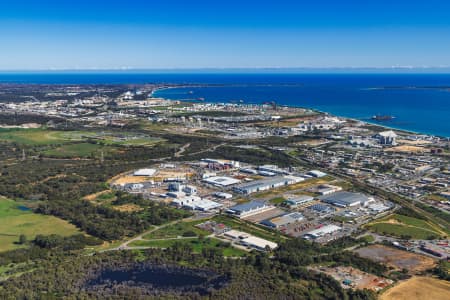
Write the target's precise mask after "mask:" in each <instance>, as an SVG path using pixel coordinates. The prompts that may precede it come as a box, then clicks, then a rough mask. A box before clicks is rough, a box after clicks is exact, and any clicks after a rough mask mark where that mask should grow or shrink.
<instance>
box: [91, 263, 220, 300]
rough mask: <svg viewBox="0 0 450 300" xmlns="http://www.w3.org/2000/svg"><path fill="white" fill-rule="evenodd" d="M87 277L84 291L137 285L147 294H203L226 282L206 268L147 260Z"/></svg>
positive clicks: (119, 288) (134, 286)
mask: <svg viewBox="0 0 450 300" xmlns="http://www.w3.org/2000/svg"><path fill="white" fill-rule="evenodd" d="M90 277H91V279H89V280H87V281H86V282H85V284H84V290H86V291H88V292H89V291H91V292H92V291H103V292H107V291H119V290H121V289H124V290H129V289H130V288H131V289H134V288H138V289H139V290H140V291H141V292H142V291H145V292H144V294H147V295H158V294H164V293H167V292H168V293H176V294H184V293H189V294H192V293H194V294H199V295H201V296H206V295H209V294H211V293H212V292H213V291H215V290H219V289H221V288H223V287H225V286H226V285H227V284H228V282H229V277H228V276H226V275H220V274H217V273H215V272H213V271H209V270H203V269H193V268H186V267H180V266H170V265H155V264H149V263H137V264H131V265H128V266H117V267H114V268H108V269H103V270H100V271H98V272H95V274H93V275H92V276H90Z"/></svg>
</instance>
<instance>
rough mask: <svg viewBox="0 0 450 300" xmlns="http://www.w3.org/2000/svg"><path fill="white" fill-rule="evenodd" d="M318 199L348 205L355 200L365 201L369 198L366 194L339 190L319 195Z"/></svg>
mask: <svg viewBox="0 0 450 300" xmlns="http://www.w3.org/2000/svg"><path fill="white" fill-rule="evenodd" d="M319 199H320V200H321V201H323V202H327V203H337V204H342V205H350V204H352V203H355V202H365V201H367V200H368V199H369V198H368V197H367V196H366V195H364V194H361V193H352V192H346V191H341V192H336V193H334V194H331V195H326V196H322V197H319Z"/></svg>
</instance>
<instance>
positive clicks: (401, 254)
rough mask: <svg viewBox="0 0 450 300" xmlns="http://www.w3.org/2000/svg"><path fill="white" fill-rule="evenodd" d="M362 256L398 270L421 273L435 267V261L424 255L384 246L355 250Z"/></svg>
mask: <svg viewBox="0 0 450 300" xmlns="http://www.w3.org/2000/svg"><path fill="white" fill-rule="evenodd" d="M355 252H356V253H358V254H359V255H360V256H362V257H365V258H368V259H371V260H374V261H377V262H381V263H385V264H387V265H389V266H392V267H394V268H396V269H399V270H401V269H403V268H405V269H408V270H410V271H411V272H413V273H414V272H421V271H424V270H427V269H430V268H432V267H434V266H435V264H436V263H435V261H434V260H433V259H432V258H430V257H428V256H424V255H419V254H415V253H411V252H407V251H403V250H399V249H395V248H391V247H387V246H383V245H371V246H368V247H364V248H360V249H357V250H355Z"/></svg>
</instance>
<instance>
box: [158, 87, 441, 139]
mask: <svg viewBox="0 0 450 300" xmlns="http://www.w3.org/2000/svg"><path fill="white" fill-rule="evenodd" d="M208 86H209V85H174V86H167V87H161V88H156V89H155V90H153V91H152V93H151V94H150V96H151V97H152V98H160V99H164V100H169V101H181V102H183V100H180V99H178V100H177V99H170V98H165V97H161V96H158V97H154V93H156V92H159V91H162V90H170V89H177V88H188V87H200V88H206V87H208ZM223 86H227V85H223ZM185 102H188V101H185ZM202 103H212V104H214V103H219V102H211V101H203V102H202ZM220 103H230V102H220ZM249 104H250V103H249ZM252 104H261V103H252ZM282 106H285V107H293V108H303V109H310V110H312V111H315V112H318V113H322V114H327V115H329V116H336V117H339V118H343V119H346V120H350V121H354V122H361V123H363V124H365V125H372V126H377V127H380V128H384V129H386V130H395V131H398V132H401V133H403V134H406V135H426V136H433V137H438V138H442V139H446V140H450V137H446V136H442V135H436V134H431V133H425V132H419V131H413V130H408V129H404V128H399V127H395V126H388V125H385V124H379V123H376V122H370V121H367V120H360V119H357V118H352V117H348V116H343V115H340V114H334V113H330V112H327V111H323V110H320V109H317V108H314V107H305V106H295V105H282Z"/></svg>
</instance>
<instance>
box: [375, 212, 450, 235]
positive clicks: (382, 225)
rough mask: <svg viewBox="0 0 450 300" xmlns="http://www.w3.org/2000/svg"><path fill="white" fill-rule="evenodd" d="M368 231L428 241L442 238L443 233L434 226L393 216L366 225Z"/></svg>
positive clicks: (412, 219)
mask: <svg viewBox="0 0 450 300" xmlns="http://www.w3.org/2000/svg"><path fill="white" fill-rule="evenodd" d="M367 228H369V229H370V230H372V231H374V232H376V233H380V234H386V235H392V236H396V237H401V238H404V237H410V238H412V239H429V238H437V237H441V236H443V234H444V233H443V232H442V231H441V230H440V229H439V228H438V227H437V226H435V225H434V224H431V223H429V222H427V221H425V220H420V219H416V218H412V217H407V216H403V215H398V214H393V215H389V216H386V217H384V218H382V219H379V220H376V221H374V222H372V223H369V224H368V225H367Z"/></svg>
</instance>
